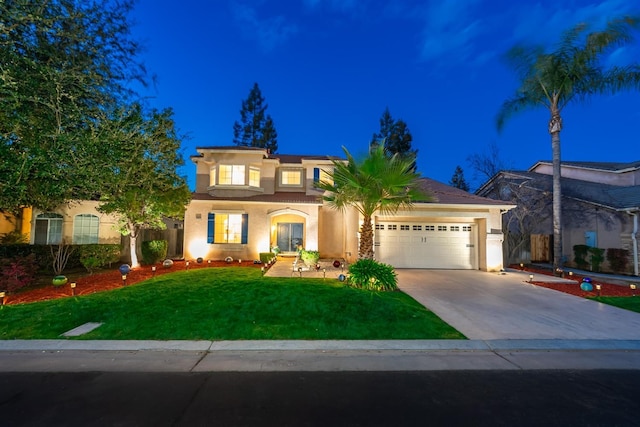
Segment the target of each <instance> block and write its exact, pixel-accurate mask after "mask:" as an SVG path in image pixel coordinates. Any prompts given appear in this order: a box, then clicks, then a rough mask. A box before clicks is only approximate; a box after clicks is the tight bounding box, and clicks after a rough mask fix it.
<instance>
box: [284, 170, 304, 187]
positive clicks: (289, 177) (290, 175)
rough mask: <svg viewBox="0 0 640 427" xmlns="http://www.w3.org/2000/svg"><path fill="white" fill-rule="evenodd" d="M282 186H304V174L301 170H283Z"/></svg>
mask: <svg viewBox="0 0 640 427" xmlns="http://www.w3.org/2000/svg"><path fill="white" fill-rule="evenodd" d="M280 183H281V184H282V185H302V172H301V171H299V170H283V171H281V172H280Z"/></svg>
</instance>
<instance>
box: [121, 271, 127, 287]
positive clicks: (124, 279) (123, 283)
mask: <svg viewBox="0 0 640 427" xmlns="http://www.w3.org/2000/svg"><path fill="white" fill-rule="evenodd" d="M122 286H127V275H126V274H123V275H122Z"/></svg>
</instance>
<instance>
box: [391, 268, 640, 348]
mask: <svg viewBox="0 0 640 427" xmlns="http://www.w3.org/2000/svg"><path fill="white" fill-rule="evenodd" d="M397 273H398V285H399V287H400V289H401V290H402V291H404V292H405V293H407V294H409V295H410V296H411V297H413V298H414V299H415V300H417V301H418V302H420V303H421V304H422V305H424V306H425V307H427V308H428V309H429V310H431V311H433V312H434V313H435V314H437V315H438V316H439V317H440V318H441V319H442V320H444V321H445V322H447V323H449V324H450V325H451V326H453V327H454V328H456V329H457V330H458V331H460V332H461V333H463V334H464V335H465V336H466V337H467V338H469V339H480V340H492V339H607V340H638V339H640V313H634V312H631V311H628V310H623V309H619V308H616V307H612V306H609V305H606V304H602V303H599V302H595V301H591V300H587V299H585V298H580V297H576V296H573V295H569V294H565V293H563V292H558V291H554V290H551V289H547V288H543V287H540V286H535V285H532V284H530V283H527V280H528V274H523V273H521V272H517V271H514V272H507V273H504V274H499V273H487V272H482V271H472V270H415V269H399V270H397ZM567 286H578V285H577V284H576V285H574V284H567ZM638 298H640V297H638Z"/></svg>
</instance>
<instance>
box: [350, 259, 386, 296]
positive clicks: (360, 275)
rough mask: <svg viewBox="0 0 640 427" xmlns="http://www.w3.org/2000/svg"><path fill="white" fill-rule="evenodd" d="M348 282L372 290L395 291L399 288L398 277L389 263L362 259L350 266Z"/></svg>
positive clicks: (356, 286) (355, 286)
mask: <svg viewBox="0 0 640 427" xmlns="http://www.w3.org/2000/svg"><path fill="white" fill-rule="evenodd" d="M347 284H348V285H349V286H353V287H354V288H360V289H367V290H370V291H395V290H397V289H398V277H397V276H396V272H395V271H394V269H393V267H392V266H390V265H388V264H383V263H381V262H378V261H376V260H373V259H361V260H358V261H356V262H355V263H353V264H351V265H350V266H349V278H348V280H347Z"/></svg>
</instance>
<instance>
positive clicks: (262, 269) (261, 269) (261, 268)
mask: <svg viewBox="0 0 640 427" xmlns="http://www.w3.org/2000/svg"><path fill="white" fill-rule="evenodd" d="M260 271H261V272H262V275H263V276H264V267H260Z"/></svg>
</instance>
